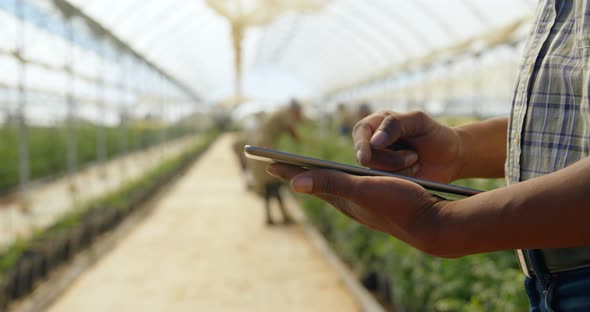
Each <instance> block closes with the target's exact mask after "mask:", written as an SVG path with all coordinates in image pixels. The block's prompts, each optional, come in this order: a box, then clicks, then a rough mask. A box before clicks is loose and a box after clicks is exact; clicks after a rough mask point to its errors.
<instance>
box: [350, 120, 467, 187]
mask: <svg viewBox="0 0 590 312" xmlns="http://www.w3.org/2000/svg"><path fill="white" fill-rule="evenodd" d="M352 136H353V141H354V147H355V153H356V157H357V161H358V162H359V164H361V165H363V166H367V167H370V168H373V169H379V170H386V171H391V172H397V173H401V174H404V175H409V176H415V177H417V178H422V179H427V180H432V181H438V182H443V183H448V182H450V181H452V180H454V179H456V178H457V175H458V172H459V171H460V170H461V165H462V162H463V159H462V152H463V147H462V142H461V137H460V136H459V134H458V133H457V132H456V131H455V130H454V129H453V128H450V127H448V126H445V125H442V124H440V123H438V122H436V121H435V120H433V119H432V118H430V117H429V116H428V115H426V114H425V113H422V112H412V113H407V114H396V113H393V112H380V113H375V114H372V115H369V116H368V117H365V118H364V119H362V120H361V121H359V122H358V123H357V124H356V125H355V127H354V130H353V132H352Z"/></svg>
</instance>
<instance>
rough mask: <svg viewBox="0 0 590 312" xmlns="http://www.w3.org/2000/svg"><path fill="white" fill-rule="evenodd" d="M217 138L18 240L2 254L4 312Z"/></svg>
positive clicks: (211, 136) (202, 140) (0, 273)
mask: <svg viewBox="0 0 590 312" xmlns="http://www.w3.org/2000/svg"><path fill="white" fill-rule="evenodd" d="M215 137H216V134H215V133H207V134H203V135H202V136H201V137H200V138H199V139H198V141H197V142H196V143H195V144H194V145H193V146H191V147H190V148H188V149H187V150H186V151H185V152H183V153H182V154H181V155H179V156H176V157H174V158H171V159H169V160H166V161H164V162H162V163H161V164H159V165H158V166H157V167H155V168H154V169H152V170H150V171H148V172H147V173H146V174H145V175H143V176H142V177H141V178H139V179H137V180H135V181H133V182H131V183H129V184H127V185H126V186H124V187H123V188H121V189H119V190H118V191H116V192H113V193H111V194H109V195H106V196H104V197H102V198H100V199H97V200H95V201H92V202H91V203H88V204H86V205H84V206H83V207H79V208H76V209H74V210H73V211H71V212H70V213H68V214H66V215H65V216H63V217H62V218H61V219H60V220H58V221H57V222H56V223H55V224H53V225H52V226H51V227H49V228H47V229H45V230H42V231H39V232H38V233H35V234H34V235H33V236H32V237H31V238H30V239H26V240H17V241H15V242H14V243H13V244H12V245H11V246H9V247H8V248H6V249H5V250H4V251H3V252H2V253H0V311H1V310H4V309H5V308H6V307H7V305H8V304H9V303H10V302H11V301H12V300H15V299H18V298H21V297H23V296H25V295H27V294H29V293H30V292H31V291H32V290H33V289H34V287H35V285H36V284H37V283H39V282H41V281H43V280H45V279H46V278H47V277H48V276H49V274H50V273H51V272H52V271H53V270H55V269H56V268H58V267H60V266H62V265H63V264H64V263H67V262H68V261H70V260H71V259H72V258H73V257H74V256H75V255H76V254H77V253H79V252H81V251H83V250H84V249H86V248H88V247H89V246H91V245H92V243H93V242H94V241H95V240H96V239H97V238H98V237H100V235H102V234H103V233H105V232H108V231H110V230H112V229H113V228H115V227H116V226H117V225H118V224H120V223H121V221H122V220H123V219H124V218H125V217H126V216H128V215H130V214H132V213H133V212H135V211H136V210H137V209H141V208H142V205H141V203H143V202H144V201H145V200H146V199H148V198H149V197H151V196H153V194H154V193H155V192H156V191H157V190H158V189H159V188H160V187H161V186H163V185H165V184H167V183H168V182H170V180H171V179H172V178H173V177H174V176H176V175H177V174H178V173H180V172H182V171H184V170H185V169H186V168H187V166H188V165H190V164H191V163H192V161H193V160H194V159H195V158H196V157H198V156H199V155H200V153H201V152H203V151H204V150H205V149H206V147H207V146H208V145H209V143H211V142H212V141H213V140H214V139H215Z"/></svg>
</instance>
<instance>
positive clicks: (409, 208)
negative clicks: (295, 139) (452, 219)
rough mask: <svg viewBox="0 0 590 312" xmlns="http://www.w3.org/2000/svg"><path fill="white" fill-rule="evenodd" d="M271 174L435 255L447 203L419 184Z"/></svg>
mask: <svg viewBox="0 0 590 312" xmlns="http://www.w3.org/2000/svg"><path fill="white" fill-rule="evenodd" d="M267 171H268V172H269V173H270V174H271V175H273V176H276V177H278V178H281V179H284V180H287V181H289V180H290V181H291V186H292V188H293V190H295V191H296V192H301V193H307V194H311V195H314V196H317V197H319V198H321V199H323V200H324V201H326V202H328V203H330V204H331V205H333V206H334V207H336V208H337V209H338V210H340V211H341V212H342V213H344V214H346V215H347V216H349V217H350V218H352V219H354V220H355V221H357V222H359V223H361V224H363V225H365V226H367V227H370V228H372V229H375V230H378V231H381V232H385V233H388V234H390V235H393V236H395V237H397V238H398V239H401V240H403V241H405V242H406V243H408V244H411V245H413V246H415V247H416V248H418V249H421V250H423V251H425V252H429V253H436V251H435V250H437V248H438V243H437V240H438V239H439V238H440V237H441V235H439V229H440V225H441V222H440V214H439V213H440V206H442V205H444V203H445V201H443V200H441V199H439V198H437V197H434V196H432V195H431V194H429V193H428V192H427V191H426V190H424V189H423V188H422V187H421V186H419V185H417V184H415V183H412V182H409V181H406V180H402V179H396V178H390V177H360V176H353V175H349V174H346V173H342V172H338V171H334V170H309V171H306V170H303V169H300V168H296V167H292V166H288V165H283V164H271V165H269V166H268V167H267Z"/></svg>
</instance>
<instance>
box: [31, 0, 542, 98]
mask: <svg viewBox="0 0 590 312" xmlns="http://www.w3.org/2000/svg"><path fill="white" fill-rule="evenodd" d="M33 2H47V1H33ZM67 2H69V3H70V4H71V5H73V6H75V7H77V8H78V9H80V10H81V11H82V12H84V14H86V15H88V16H90V17H91V18H93V19H94V20H96V21H97V22H98V23H99V24H100V25H102V26H103V27H105V28H106V29H108V30H109V31H110V32H112V33H113V34H114V35H115V36H117V37H118V38H119V39H120V40H121V41H122V42H125V43H126V44H128V45H129V46H130V47H131V48H132V49H134V50H135V51H137V52H138V53H140V54H141V55H142V56H144V57H145V59H147V60H148V61H149V62H152V63H153V64H155V65H157V66H158V67H159V68H162V69H163V71H165V72H166V73H167V74H169V75H170V76H172V77H174V78H175V79H176V80H178V81H180V82H182V84H183V85H185V86H187V88H189V89H191V90H192V91H193V92H194V93H195V94H198V95H199V96H201V97H203V98H205V99H210V100H219V99H223V98H227V97H229V96H230V95H232V94H233V82H234V79H235V76H234V75H235V72H234V67H233V66H234V48H233V45H232V26H231V24H230V22H229V20H228V19H227V18H226V17H224V16H222V14H225V15H231V14H238V15H239V17H238V18H237V20H238V21H239V22H240V23H242V24H243V25H246V26H248V27H247V28H245V29H246V30H245V32H244V39H243V43H242V57H243V60H242V71H243V79H244V82H243V86H244V90H245V92H244V93H245V94H246V95H247V96H250V97H258V98H264V99H267V100H268V99H270V100H277V101H278V100H285V99H287V98H288V97H291V96H298V97H317V96H322V95H326V94H329V93H330V92H334V91H335V90H339V89H342V88H345V87H348V86H354V85H356V84H359V83H362V82H364V81H367V80H370V79H374V78H376V77H377V78H378V77H384V76H387V75H388V74H391V73H394V72H395V71H396V70H399V69H400V68H404V67H405V66H410V65H411V66H421V65H425V64H426V65H427V63H430V62H434V61H436V60H438V59H441V58H445V57H454V56H456V55H460V54H461V53H463V52H465V51H471V50H477V49H486V48H487V47H488V46H491V45H495V44H500V43H502V44H503V43H507V44H510V43H511V42H512V41H517V40H520V38H522V37H523V36H524V35H523V34H524V33H526V28H527V27H526V26H527V25H528V21H529V20H530V16H531V15H532V13H533V10H534V7H535V3H536V1H529V0H522V1H515V0H496V1H487V0H447V1H437V0H414V1H402V0H371V1H358V0H332V1H327V0H324V1H322V0H306V1H295V0H280V1H279V0H277V1H268V0H267V1H263V0H259V1H255V0H243V1H231V0H209V1H205V0H167V1H162V0H68V1H67ZM238 4H240V5H238ZM271 4H272V5H271ZM224 8H225V9H226V10H227V11H225V12H224V11H223V9H224ZM228 11H229V13H228ZM236 12H237V13H236ZM240 17H241V19H240Z"/></svg>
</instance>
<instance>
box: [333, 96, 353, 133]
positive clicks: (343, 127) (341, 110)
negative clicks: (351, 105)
mask: <svg viewBox="0 0 590 312" xmlns="http://www.w3.org/2000/svg"><path fill="white" fill-rule="evenodd" d="M335 115H336V117H335V118H334V122H335V124H336V128H337V131H338V134H340V135H342V136H349V135H350V133H351V131H352V126H353V125H354V121H353V118H352V115H351V113H350V111H349V110H348V107H347V106H346V104H344V103H340V104H338V106H337V107H336V113H335Z"/></svg>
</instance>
